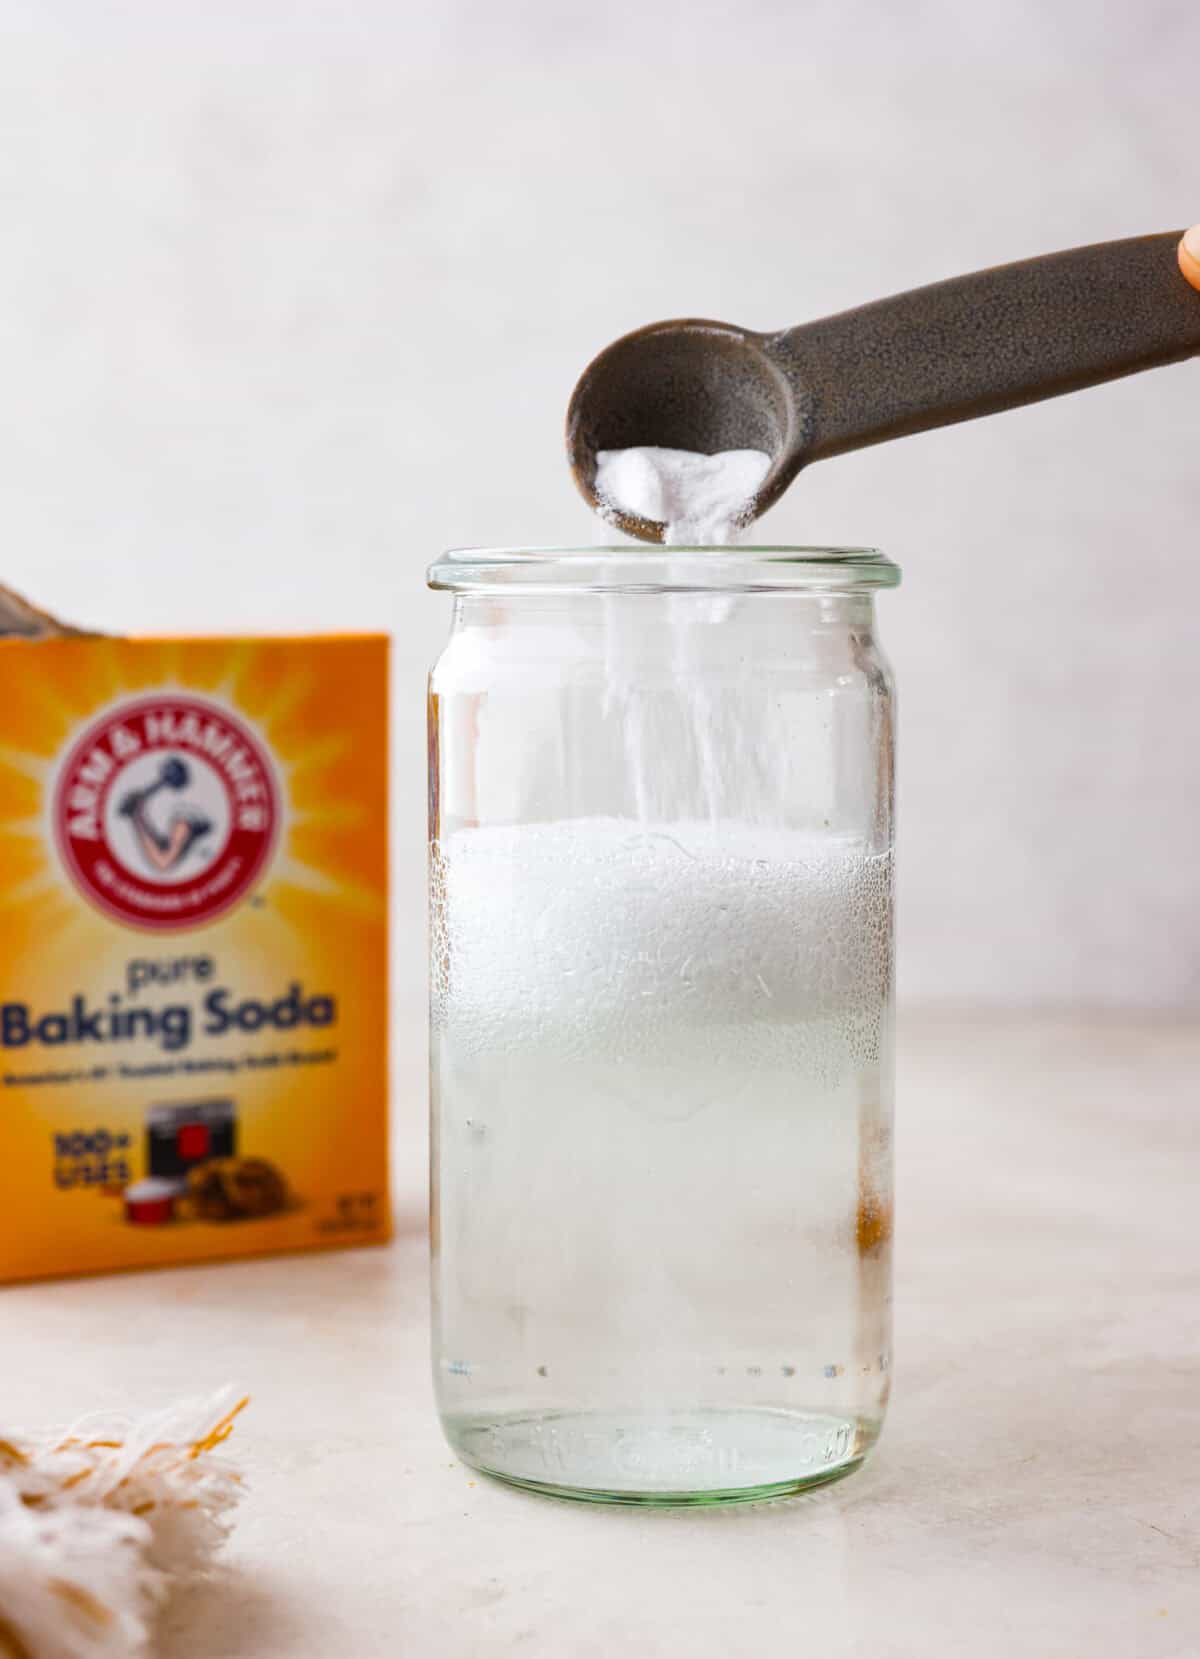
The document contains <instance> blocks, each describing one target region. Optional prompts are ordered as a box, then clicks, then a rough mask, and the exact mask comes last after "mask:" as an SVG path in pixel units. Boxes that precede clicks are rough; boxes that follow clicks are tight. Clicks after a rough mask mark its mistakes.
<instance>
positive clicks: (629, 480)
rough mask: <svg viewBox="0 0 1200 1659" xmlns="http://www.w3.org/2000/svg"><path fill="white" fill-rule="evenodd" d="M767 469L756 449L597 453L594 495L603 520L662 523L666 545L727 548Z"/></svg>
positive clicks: (745, 517)
mask: <svg viewBox="0 0 1200 1659" xmlns="http://www.w3.org/2000/svg"><path fill="white" fill-rule="evenodd" d="M770 466H771V457H770V456H769V455H766V454H764V453H763V451H762V450H761V449H725V450H721V451H720V452H719V453H718V454H716V455H703V454H701V453H700V452H699V451H698V450H694V449H656V448H653V447H647V448H635V449H602V450H600V451H599V452H598V453H597V455H596V497H597V501H598V502H599V505H600V512H601V515H602V516H610V515H612V514H613V513H616V512H623V513H628V514H631V515H633V516H634V517H637V518H646V519H651V520H653V521H654V522H656V523H659V524H665V525H666V534H665V536H664V537H663V540H664V541H665V543H666V544H667V546H668V547H727V546H729V544H730V543H731V542H733V541H735V540H736V539H737V534H738V531H739V530H740V529H741V527H742V526H743V525H744V524H745V523H746V521H747V520H748V518H749V516H750V506H751V503H752V501H753V500H754V497H755V495H756V494H757V492H758V487H759V485H760V484H761V483H762V481H763V479H764V478H765V477H766V475H767V473H768V471H769V470H770Z"/></svg>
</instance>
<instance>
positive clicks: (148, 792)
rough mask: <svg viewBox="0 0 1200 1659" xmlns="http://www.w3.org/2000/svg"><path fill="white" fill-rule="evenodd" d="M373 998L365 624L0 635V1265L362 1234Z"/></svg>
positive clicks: (372, 1093)
mask: <svg viewBox="0 0 1200 1659" xmlns="http://www.w3.org/2000/svg"><path fill="white" fill-rule="evenodd" d="M31 615H32V616H33V617H34V618H35V619H36V620H35V621H34V622H33V623H31V625H30V626H29V628H27V629H26V630H25V631H26V632H27V633H33V632H39V631H40V627H39V626H38V624H39V623H40V622H41V620H43V619H40V618H37V613H31ZM0 620H2V619H0ZM387 1016H388V991H387V641H386V639H384V638H382V637H374V636H357V637H328V638H325V637H322V638H282V639H241V640H237V639H228V638H225V639H215V638H214V639H128V640H127V639H108V638H93V637H83V636H79V637H42V638H28V637H26V638H20V637H6V638H3V639H0V1114H2V1115H0V1137H2V1143H0V1144H2V1149H3V1157H2V1158H0V1278H4V1279H22V1278H32V1277H36V1276H40V1275H46V1274H61V1273H81V1272H92V1271H97V1270H100V1269H106V1268H117V1267H148V1266H157V1265H161V1264H164V1263H174V1262H187V1261H201V1260H214V1259H218V1258H224V1257H231V1256H247V1255H254V1254H258V1253H260V1252H262V1251H272V1250H296V1249H309V1248H318V1247H322V1246H331V1245H345V1244H354V1243H367V1242H377V1241H381V1240H383V1239H385V1238H386V1237H387V1236H388V1232H389V1225H390V1224H389V1214H388V1197H387Z"/></svg>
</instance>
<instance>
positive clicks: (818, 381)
mask: <svg viewBox="0 0 1200 1659" xmlns="http://www.w3.org/2000/svg"><path fill="white" fill-rule="evenodd" d="M1181 235H1182V232H1180V231H1165V232H1163V233H1162V234H1161V235H1156V236H1135V237H1131V238H1130V239H1129V240H1128V241H1122V242H1099V243H1096V244H1094V245H1093V246H1091V247H1086V248H1071V249H1068V250H1067V251H1066V252H1064V253H1054V254H1048V255H1046V256H1044V257H1042V258H1040V259H1026V260H1022V261H1019V262H1018V263H1016V264H1013V265H997V266H995V267H993V268H992V269H991V270H986V271H976V272H974V273H972V274H971V275H969V276H960V277H952V278H951V279H950V280H949V281H948V282H935V283H933V284H931V285H930V286H929V287H927V288H914V289H913V290H912V291H911V292H909V293H906V294H896V295H894V296H893V297H892V298H891V299H885V300H877V301H876V302H875V303H874V304H871V305H862V306H858V307H857V308H856V309H854V310H853V311H843V312H840V313H839V314H838V315H837V316H834V317H826V318H823V319H822V320H821V321H820V322H815V323H806V324H803V325H802V326H800V327H799V328H792V329H787V330H786V331H784V332H783V333H781V334H776V335H771V336H769V337H768V338H767V339H766V340H765V341H764V345H765V347H766V349H767V351H768V353H769V354H770V355H771V357H772V358H774V360H775V361H776V363H777V364H778V365H779V367H780V368H781V369H782V370H783V372H784V373H785V374H786V375H787V377H788V379H789V380H790V381H791V383H792V385H793V388H794V390H795V394H796V398H797V403H798V409H799V413H800V415H801V426H802V428H804V429H803V430H801V431H800V432H799V433H798V434H797V448H798V450H799V452H800V458H801V462H802V464H804V463H807V462H809V461H815V460H820V459H822V458H823V457H826V456H830V455H840V454H841V453H842V452H843V451H845V450H849V449H861V448H864V447H865V446H866V445H868V444H877V443H882V442H883V440H884V439H885V438H900V437H904V436H906V435H907V434H908V433H910V432H924V431H927V430H929V429H930V428H932V427H935V426H947V425H949V424H950V423H951V422H952V421H965V420H974V419H975V418H976V417H977V416H979V415H991V414H995V413H996V412H997V411H999V410H1002V409H1012V408H1016V407H1017V406H1018V405H1020V404H1022V403H1035V402H1037V401H1038V400H1039V399H1041V398H1047V397H1057V396H1058V395H1059V394H1060V393H1062V392H1074V391H1078V390H1080V388H1082V387H1084V386H1094V385H1097V384H1098V383H1099V382H1101V381H1104V380H1115V379H1117V378H1118V377H1119V376H1121V375H1125V374H1135V373H1136V372H1137V371H1138V370H1139V369H1152V368H1157V367H1159V366H1160V365H1161V364H1164V363H1178V362H1181V361H1182V360H1183V359H1184V358H1186V357H1193V356H1196V355H1198V354H1200V293H1197V292H1196V290H1195V289H1194V288H1193V287H1192V286H1191V284H1190V283H1189V282H1188V281H1187V279H1186V278H1185V277H1184V275H1183V273H1182V271H1181V270H1180V266H1179V260H1178V257H1177V249H1178V244H1179V239H1180V236H1181Z"/></svg>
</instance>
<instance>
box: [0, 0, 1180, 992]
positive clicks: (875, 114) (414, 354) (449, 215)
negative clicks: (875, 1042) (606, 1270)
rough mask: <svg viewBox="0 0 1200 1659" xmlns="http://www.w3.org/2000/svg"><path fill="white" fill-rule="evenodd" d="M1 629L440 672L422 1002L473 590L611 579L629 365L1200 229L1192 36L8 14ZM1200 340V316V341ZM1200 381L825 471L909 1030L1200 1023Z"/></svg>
mask: <svg viewBox="0 0 1200 1659" xmlns="http://www.w3.org/2000/svg"><path fill="white" fill-rule="evenodd" d="M0 26H2V35H3V38H2V40H0V510H2V513H3V520H2V546H3V553H2V555H0V580H5V581H8V582H10V583H11V584H13V585H14V586H16V587H18V588H22V589H24V590H25V591H26V592H27V593H28V594H29V595H30V597H32V598H33V599H35V600H36V601H39V602H41V603H43V604H46V605H48V606H50V607H51V608H56V609H59V610H60V611H62V612H63V613H65V614H66V615H68V616H69V617H70V618H71V619H73V620H77V621H81V622H87V623H91V624H94V625H98V626H103V627H110V628H127V629H142V630H145V629H160V630H167V631H171V630H183V629H206V628H207V629H219V630H224V629H240V630H246V629H251V628H263V629H291V628H306V627H323V626H333V625H345V626H387V627H390V628H391V629H392V630H394V632H395V635H396V657H395V687H394V698H395V711H396V736H395V752H396V765H397V779H398V784H397V791H396V811H397V823H396V849H397V858H396V864H395V884H396V895H397V896H396V905H397V921H398V926H397V932H396V953H395V954H396V963H397V976H398V994H399V997H400V1001H401V1007H400V1013H401V1017H402V1018H405V1019H408V1020H411V1021H413V1022H414V1023H415V1022H416V1021H418V1020H419V1018H420V1009H421V1004H422V1001H423V995H424V992H423V984H424V967H423V928H424V908H423V841H424V826H423V811H424V807H423V766H424V743H423V733H422V722H423V718H424V704H423V685H422V681H423V675H424V671H425V669H426V667H427V666H428V664H429V663H430V661H431V660H432V658H433V657H434V655H435V654H436V652H437V650H438V648H439V642H440V640H441V638H442V635H443V632H444V629H445V626H446V622H447V619H448V605H447V602H446V601H445V600H443V599H441V598H438V597H434V596H432V595H428V594H425V593H424V592H423V590H422V580H423V571H424V567H425V565H426V564H427V563H428V561H429V560H430V558H431V557H432V556H433V555H434V554H435V553H436V552H437V551H438V550H439V549H440V548H441V547H442V546H444V545H447V544H451V543H462V542H468V541H490V542H509V541H528V542H533V543H544V542H553V541H556V540H567V541H574V540H579V539H586V538H587V537H588V536H589V534H590V530H589V525H588V523H587V519H586V515H585V513H584V510H583V508H582V506H581V504H580V503H579V502H578V500H577V498H576V497H575V495H574V492H573V489H572V487H571V485H570V482H569V480H568V477H567V472H566V468H565V465H564V463H563V460H562V439H561V421H562V414H563V410H564V407H565V404H566V400H567V397H568V394H569V392H570V388H571V385H572V383H573V380H574V378H575V376H576V374H577V373H578V371H579V369H580V368H581V367H582V366H583V364H584V362H585V361H586V360H587V359H588V358H589V357H590V356H591V355H592V354H593V352H594V351H596V350H597V349H598V348H599V347H600V346H601V345H603V344H604V343H606V342H607V341H608V340H609V339H611V338H612V337H613V336H615V335H616V334H618V333H621V332H623V331H624V330H626V329H628V328H631V327H633V326H636V325H637V324H640V323H642V322H645V321H649V320H651V319H654V318H657V317H662V316H670V315H682V314H689V313H691V314H699V315H709V316H713V317H718V318H728V319H731V320H734V321H737V322H740V323H744V324H747V325H750V326H754V327H773V326H779V325H782V324H785V323H789V322H796V321H800V320H802V319H805V318H808V317H813V316H817V315H820V314H822V313H824V312H827V311H831V310H837V309H841V308H843V307H844V306H847V305H851V304H854V303H857V302H858V301H861V300H865V299H869V298H873V297H875V296H877V295H880V294H883V293H886V292H888V291H890V290H893V289H898V288H903V287H908V286H912V285H914V284H917V283H922V282H925V281H929V280H933V279H936V278H939V277H942V276H947V275H951V274H954V273H956V272H958V271H961V270H967V269H971V268H974V267H977V266H981V265H986V264H991V263H995V262H999V261H1004V260H1007V259H1013V258H1019V257H1021V256H1024V255H1028V254H1033V253H1038V252H1042V251H1045V250H1048V249H1051V248H1054V247H1059V246H1068V245H1071V244H1074V243H1079V242H1085V241H1095V240H1104V239H1107V238H1110V237H1117V236H1125V235H1132V234H1136V233H1138V232H1142V231H1148V230H1163V229H1168V228H1173V227H1176V226H1182V225H1184V224H1186V223H1188V222H1190V221H1192V220H1195V219H1198V218H1200V149H1198V145H1197V132H1196V87H1197V73H1198V66H1200V9H1198V8H1197V7H1196V5H1195V4H1194V0H1127V3H1110V4H1108V5H1106V6H1103V7H1098V6H1096V5H1095V4H1094V3H1093V0H1006V4H1004V5H1001V6H996V5H983V4H977V3H970V0H967V3H965V4H964V3H960V0H924V3H919V0H909V3H907V4H904V5H896V4H887V3H876V4H872V3H868V0H832V3H828V4H827V3H818V4H808V5H806V4H789V3H786V0H778V3H774V0H740V3H738V4H728V5H715V4H710V3H706V0H693V3H689V4H654V3H652V0H647V3H644V4H640V5H629V6H608V7H605V6H600V5H595V6H590V7H578V6H574V5H570V4H560V3H556V0H524V3H519V4H503V3H496V0H441V3H430V4H421V5H416V4H405V3H404V0H390V3H385V0H344V3H341V4H338V3H334V0H328V3H326V4H320V3H318V0H286V3H285V0H252V3H250V0H237V3H235V0H206V3H205V4H203V5H201V6H196V5H194V4H187V5H185V4H182V3H181V0H125V3H121V0H111V3H105V4H98V3H96V0H28V3H22V0H0ZM1198 303H1200V296H1198ZM1198 411H1200V365H1197V364H1195V363H1191V364H1185V365H1182V366H1180V367H1176V368H1172V369H1168V370H1162V371H1159V372H1157V373H1155V374H1151V375H1144V376H1141V377H1137V378H1134V379H1132V380H1128V381H1125V382H1121V383H1118V384H1116V385H1113V386H1110V387H1107V388H1103V389H1100V390H1096V391H1093V392H1089V393H1086V394H1083V395H1080V396H1077V397H1074V398H1068V399H1063V400H1060V401H1058V402H1055V403H1051V404H1046V405H1043V406H1041V407H1039V408H1035V409H1031V410H1026V411H1022V412H1020V413H1015V414H1010V415H1006V416H1002V417H999V418H997V419H994V420H990V421H985V422H980V423H977V424H975V425H971V426H966V427H962V428H958V429H951V430H949V431H945V432H941V433H938V434H930V435H928V436H924V437H920V438H914V439H909V440H906V441H904V442H902V443H897V444H894V445H886V446H883V447H881V448H879V449H875V450H870V451H867V452H865V453H863V454H861V455H857V456H849V457H844V458H842V459H839V460H836V461H833V462H830V463H828V464H825V465H821V466H818V467H815V468H814V469H813V470H812V471H811V473H809V474H806V475H805V476H804V477H803V478H802V479H801V480H800V481H799V483H798V484H797V486H796V487H795V488H794V489H793V491H792V492H791V496H790V498H789V499H788V500H787V501H786V502H784V503H783V504H782V505H781V506H780V507H779V508H778V509H777V510H776V511H775V512H774V513H773V514H772V515H771V516H770V518H769V519H767V520H766V521H765V524H764V532H765V534H768V535H769V537H770V538H772V539H778V540H797V541H807V542H811V541H822V540H831V541H835V542H838V541H841V542H876V543H878V544H880V545H882V546H883V547H884V548H886V550H887V551H888V552H890V553H891V554H892V556H893V557H895V558H897V559H898V560H899V561H900V562H901V564H902V565H903V566H904V569H905V577H906V582H905V586H904V587H903V588H902V589H901V590H900V592H899V593H898V594H893V595H886V596H884V597H883V599H882V600H881V611H882V623H883V634H884V639H885V641H886V642H887V645H888V647H889V650H890V654H891V656H892V658H893V661H894V663H895V665H896V668H897V671H898V674H899V677H900V682H901V687H902V744H901V775H902V788H901V836H902V841H901V847H902V885H901V904H902V911H901V922H902V926H901V983H902V989H903V991H904V992H905V994H906V995H907V996H908V997H910V998H913V999H918V998H919V999H954V1000H968V1001H1001V1002H1007V1003H1014V1004H1023V1003H1031V1002H1064V1001H1070V1002H1085V1003H1099V1004H1108V1003H1122V1002H1123V1003H1133V1004H1140V1005H1146V1006H1151V1007H1154V1006H1171V1005H1173V1006H1181V1005H1187V1004H1194V1003H1196V1002H1197V1001H1200V857H1198V856H1197V845H1198V840H1200V836H1198V825H1197V814H1198V810H1200V752H1198V745H1197V741H1196V727H1197V720H1198V717H1200V652H1198V651H1197V648H1196V647H1197V639H1198V634H1200V616H1198V611H1200V466H1198V461H1200V442H1198V440H1200V419H1198Z"/></svg>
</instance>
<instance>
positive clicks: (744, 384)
mask: <svg viewBox="0 0 1200 1659" xmlns="http://www.w3.org/2000/svg"><path fill="white" fill-rule="evenodd" d="M766 347H767V337H766V336H764V335H760V334H755V333H753V332H752V331H751V330H749V329H745V328H737V327H736V326H735V325H734V324H732V323H716V322H708V321H706V320H704V319H702V318H697V317H688V318H683V319H680V320H678V321H673V322H662V323H651V324H650V325H649V326H648V327H646V328H639V329H636V330H635V331H634V332H633V333H632V334H625V335H623V336H622V337H621V338H620V339H619V340H614V341H613V343H612V345H610V346H606V347H605V349H604V350H603V351H602V352H601V353H600V355H599V356H598V357H597V358H595V359H594V360H593V362H592V363H591V364H589V366H588V368H587V369H586V370H585V371H584V373H583V375H582V376H581V377H580V380H579V383H578V385H577V386H576V388H575V393H574V396H573V397H572V399H571V403H570V407H569V409H568V410H567V453H568V457H569V460H570V464H571V470H572V472H573V473H574V475H575V481H576V483H577V484H578V486H579V488H580V490H581V491H582V493H583V496H584V498H585V499H586V500H587V502H588V503H589V504H590V505H591V506H592V507H594V508H596V509H597V510H598V511H599V512H600V513H601V514H602V515H603V516H604V517H605V518H606V519H608V520H609V521H610V522H611V523H613V524H615V525H617V527H618V528H619V529H621V530H623V531H624V532H625V533H626V534H627V535H632V536H637V537H638V538H639V540H642V541H653V542H661V541H662V539H663V534H664V531H665V528H666V527H665V525H662V524H660V523H658V522H657V521H656V520H654V519H646V518H641V517H639V516H636V515H634V514H631V513H626V512H623V511H621V510H620V508H619V507H618V506H617V505H616V504H615V503H613V502H606V501H600V500H599V499H598V498H597V495H596V456H597V454H598V453H599V452H600V451H601V450H606V449H631V448H636V447H640V446H642V445H646V444H650V445H654V446H656V447H658V448H662V449H693V450H699V451H702V452H703V453H704V454H706V455H715V454H716V453H717V452H718V451H720V450H723V449H760V450H763V451H765V453H766V454H768V455H769V456H770V457H771V470H770V472H769V473H768V474H767V476H766V478H765V479H764V480H763V483H762V485H761V486H760V488H759V491H758V494H757V496H756V498H755V507H754V516H755V517H757V516H758V514H759V513H761V512H764V511H765V510H766V508H767V507H768V506H770V504H771V502H773V501H774V500H775V499H776V498H777V497H778V495H779V494H780V493H781V492H782V491H783V490H784V489H785V488H786V487H787V485H788V484H789V483H790V482H791V480H792V478H793V477H794V476H795V472H796V470H797V468H796V467H793V468H792V469H791V470H790V471H788V470H787V468H786V464H785V463H786V458H787V457H788V455H789V453H790V452H792V451H794V450H795V449H796V447H797V446H796V442H795V439H796V436H797V434H796V431H795V426H796V400H795V393H794V389H793V387H792V386H791V385H790V384H789V383H788V380H787V377H786V375H785V374H784V373H783V371H782V369H781V368H780V366H779V364H778V363H777V362H776V361H775V360H774V359H773V358H772V356H771V355H770V353H769V351H768V350H767V349H766ZM797 465H798V463H797Z"/></svg>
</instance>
